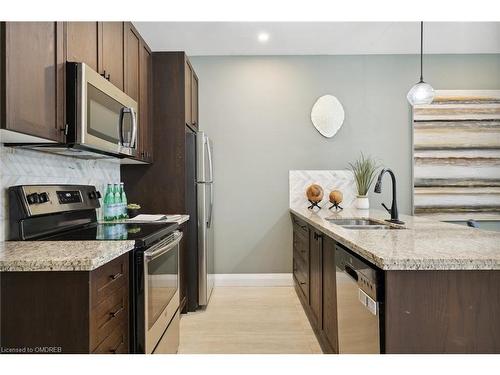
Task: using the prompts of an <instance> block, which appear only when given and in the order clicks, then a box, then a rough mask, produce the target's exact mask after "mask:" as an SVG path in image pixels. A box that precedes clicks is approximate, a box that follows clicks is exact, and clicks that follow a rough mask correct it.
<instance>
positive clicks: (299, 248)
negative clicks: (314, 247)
mask: <svg viewBox="0 0 500 375" xmlns="http://www.w3.org/2000/svg"><path fill="white" fill-rule="evenodd" d="M293 256H294V257H298V258H301V259H302V261H303V262H304V263H306V264H307V265H309V239H308V238H303V237H302V236H300V235H298V234H297V233H296V232H294V233H293Z"/></svg>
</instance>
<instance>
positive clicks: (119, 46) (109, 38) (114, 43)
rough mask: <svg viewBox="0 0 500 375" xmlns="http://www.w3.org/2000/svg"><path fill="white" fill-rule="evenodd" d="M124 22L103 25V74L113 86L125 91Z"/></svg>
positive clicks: (104, 23)
mask: <svg viewBox="0 0 500 375" xmlns="http://www.w3.org/2000/svg"><path fill="white" fill-rule="evenodd" d="M123 29H124V22H103V23H102V59H101V62H102V67H101V69H100V70H101V71H100V73H101V74H103V75H104V76H105V77H106V79H108V80H109V81H110V82H111V83H112V84H114V85H115V86H116V87H118V88H119V89H120V90H123V89H124V88H123V76H124V69H123V65H124V64H123V62H124V58H123V45H124V33H123V31H124V30H123Z"/></svg>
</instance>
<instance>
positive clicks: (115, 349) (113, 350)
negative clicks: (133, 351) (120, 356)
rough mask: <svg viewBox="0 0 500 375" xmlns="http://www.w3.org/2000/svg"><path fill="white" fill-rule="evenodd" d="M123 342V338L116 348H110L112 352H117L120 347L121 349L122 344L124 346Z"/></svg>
mask: <svg viewBox="0 0 500 375" xmlns="http://www.w3.org/2000/svg"><path fill="white" fill-rule="evenodd" d="M122 344H123V339H122V341H120V343H119V344H118V345H117V346H116V347H115V348H114V349H110V350H109V352H110V353H112V354H116V352H117V351H118V349H120V346H122Z"/></svg>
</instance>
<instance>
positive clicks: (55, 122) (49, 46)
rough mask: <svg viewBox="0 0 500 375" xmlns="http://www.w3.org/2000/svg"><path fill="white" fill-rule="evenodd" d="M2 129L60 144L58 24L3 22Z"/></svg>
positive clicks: (60, 51)
mask: <svg viewBox="0 0 500 375" xmlns="http://www.w3.org/2000/svg"><path fill="white" fill-rule="evenodd" d="M3 27H4V32H5V60H4V61H5V68H4V69H5V83H4V84H5V87H4V88H2V89H3V90H5V91H4V94H5V97H4V98H5V125H4V126H5V127H6V128H7V129H9V130H14V131H18V132H21V133H25V134H29V135H33V136H37V137H42V138H46V139H50V140H54V141H63V140H64V136H63V132H62V129H63V124H64V107H65V106H64V56H63V53H64V38H63V24H62V23H61V22H7V23H5V24H4V25H3Z"/></svg>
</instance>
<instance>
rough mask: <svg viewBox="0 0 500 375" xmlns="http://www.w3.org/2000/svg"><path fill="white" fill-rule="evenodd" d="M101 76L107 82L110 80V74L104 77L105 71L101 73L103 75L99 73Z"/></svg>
mask: <svg viewBox="0 0 500 375" xmlns="http://www.w3.org/2000/svg"><path fill="white" fill-rule="evenodd" d="M101 76H103V77H104V79H107V80H108V81H109V79H110V78H111V73H108V74H107V75H106V70H104V72H103V73H101Z"/></svg>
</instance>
